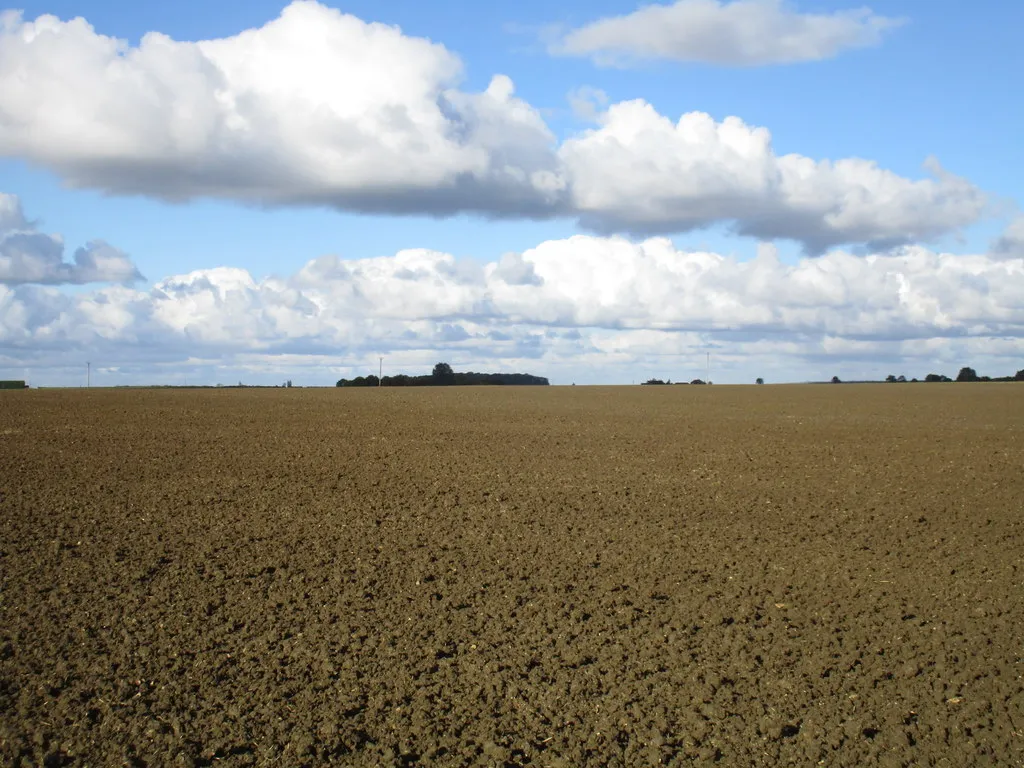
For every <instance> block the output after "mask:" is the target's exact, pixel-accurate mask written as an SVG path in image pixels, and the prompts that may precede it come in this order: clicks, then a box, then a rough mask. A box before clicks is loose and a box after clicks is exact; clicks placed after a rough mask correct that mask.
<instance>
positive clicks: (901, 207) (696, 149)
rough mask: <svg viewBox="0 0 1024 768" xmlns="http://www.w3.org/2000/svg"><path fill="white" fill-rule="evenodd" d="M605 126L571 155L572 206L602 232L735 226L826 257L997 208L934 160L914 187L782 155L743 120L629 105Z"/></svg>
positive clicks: (852, 163)
mask: <svg viewBox="0 0 1024 768" xmlns="http://www.w3.org/2000/svg"><path fill="white" fill-rule="evenodd" d="M600 122H601V124H600V126H599V127H598V128H596V129H593V130H590V131H587V132H585V133H583V134H582V135H580V136H577V137H574V138H572V139H569V140H567V141H566V142H565V143H564V144H563V145H562V147H561V150H560V154H561V157H562V159H563V161H564V163H565V167H566V169H567V172H568V174H569V176H570V177H571V178H572V179H573V181H574V183H573V206H574V208H575V210H577V211H578V212H579V213H580V215H581V216H582V218H583V221H584V222H585V223H587V224H588V225H589V226H590V227H591V228H593V229H595V230H597V231H603V232H614V231H628V232H634V233H658V232H672V231H677V230H680V229H688V228H694V227H700V226H702V225H704V224H706V223H707V222H708V221H715V220H723V219H725V220H731V221H732V222H733V225H734V227H735V229H736V230H737V231H739V232H740V233H742V234H746V235H752V236H755V237H759V238H773V239H774V238H788V239H793V240H797V241H800V242H802V243H803V244H804V245H805V246H806V247H807V248H808V249H809V250H810V251H812V252H820V251H821V250H824V249H826V248H828V247H830V246H832V245H835V244H837V243H844V242H860V243H868V244H869V245H871V246H874V247H887V246H891V245H895V244H902V243H908V242H915V241H921V240H929V239H932V238H934V237H936V236H938V235H941V234H942V233H944V232H947V231H949V230H951V229H958V228H960V227H963V226H966V225H968V224H970V223H972V222H974V221H975V220H977V219H978V217H979V216H980V215H981V214H982V212H983V210H984V208H985V205H986V202H985V196H984V195H983V194H981V192H980V191H979V190H978V189H977V188H976V187H974V186H973V185H972V184H970V183H969V182H967V181H965V180H964V179H961V178H957V177H955V176H952V175H951V174H948V173H946V172H944V171H943V170H942V168H941V167H939V165H938V163H937V162H935V161H930V162H929V163H927V165H928V168H929V170H930V171H931V172H932V178H927V179H921V180H911V179H907V178H904V177H901V176H898V175H897V174H895V173H892V172H891V171H887V170H884V169H882V168H879V167H878V166H877V164H875V163H873V162H870V161H867V160H861V159H857V158H851V159H845V160H840V161H837V162H830V161H827V160H826V161H815V160H813V159H811V158H808V157H804V156H802V155H796V154H789V155H782V156H779V155H776V154H775V153H774V151H773V150H772V145H771V135H770V133H769V132H768V131H767V130H766V129H764V128H756V127H752V126H748V125H747V124H745V123H744V122H743V121H742V120H740V119H739V118H734V117H732V118H727V119H725V120H723V121H722V122H716V121H715V120H714V119H712V118H711V117H710V116H709V115H707V114H704V113H701V112H691V113H689V114H686V115H683V116H682V117H681V118H680V119H679V120H678V121H677V122H672V121H671V120H669V119H668V118H666V117H664V116H662V115H660V114H658V112H657V111H656V110H655V109H654V108H653V107H652V106H651V105H650V104H648V103H646V102H644V101H630V102H622V103H619V104H616V105H613V106H612V107H610V108H609V109H608V110H607V112H605V113H603V114H602V115H601V116H600Z"/></svg>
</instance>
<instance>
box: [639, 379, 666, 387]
mask: <svg viewBox="0 0 1024 768" xmlns="http://www.w3.org/2000/svg"><path fill="white" fill-rule="evenodd" d="M671 383H672V382H671V381H667V382H666V381H662V380H661V379H648V380H647V381H645V382H643V383H642V384H641V385H640V386H652V385H656V384H671Z"/></svg>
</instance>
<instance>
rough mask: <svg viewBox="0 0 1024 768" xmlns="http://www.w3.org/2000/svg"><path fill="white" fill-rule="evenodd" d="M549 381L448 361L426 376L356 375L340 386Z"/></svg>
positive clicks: (542, 383) (531, 383)
mask: <svg viewBox="0 0 1024 768" xmlns="http://www.w3.org/2000/svg"><path fill="white" fill-rule="evenodd" d="M548 384H550V382H549V381H548V380H547V379H546V378H544V377H543V376H531V375H530V374H528V373H476V372H475V371H465V372H461V371H459V372H457V371H453V370H452V367H451V366H450V365H448V363H438V364H437V365H435V366H434V370H433V371H432V372H431V373H430V374H429V375H427V376H407V375H405V374H404V373H400V374H398V375H396V376H384V377H380V378H378V377H377V376H374V375H373V374H370V375H369V376H357V377H356V378H354V379H338V383H337V384H336V385H335V386H338V387H450V386H473V385H476V386H479V385H494V386H501V385H507V386H543V387H546V386H548Z"/></svg>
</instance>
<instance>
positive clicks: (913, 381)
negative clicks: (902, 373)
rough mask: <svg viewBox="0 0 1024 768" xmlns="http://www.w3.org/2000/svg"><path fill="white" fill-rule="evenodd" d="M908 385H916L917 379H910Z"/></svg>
mask: <svg viewBox="0 0 1024 768" xmlns="http://www.w3.org/2000/svg"><path fill="white" fill-rule="evenodd" d="M910 383H911V384H917V383H918V381H917V379H911V380H910Z"/></svg>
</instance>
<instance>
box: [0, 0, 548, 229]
mask: <svg viewBox="0 0 1024 768" xmlns="http://www.w3.org/2000/svg"><path fill="white" fill-rule="evenodd" d="M461 69H462V66H461V63H460V61H459V60H458V58H457V57H456V56H454V55H453V54H451V53H450V52H449V51H447V50H446V49H445V48H444V46H442V45H438V44H434V43H431V42H429V41H427V40H424V39H421V38H414V37H408V36H405V35H403V34H402V33H401V31H400V30H399V29H397V28H395V27H389V26H385V25H382V24H367V23H364V22H363V21H361V20H359V19H357V18H355V17H354V16H349V15H345V14H342V13H341V12H339V11H337V10H333V9H330V8H327V7H325V6H322V5H319V4H318V3H315V2H307V1H305V0H300V1H298V2H294V3H292V4H291V5H289V6H288V7H287V8H285V9H284V11H283V12H282V14H281V16H280V17H279V18H278V19H276V20H274V21H271V22H269V23H268V24H266V25H265V26H263V27H261V28H259V29H250V30H247V31H245V32H242V33H240V34H238V35H236V36H234V37H230V38H224V39H220V40H208V41H200V42H197V43H187V42H177V41H175V40H172V39H170V38H169V37H167V36H166V35H163V34H160V33H156V32H153V33H149V34H147V35H145V36H144V37H143V38H142V40H141V42H140V43H139V45H138V47H130V46H128V45H127V44H126V43H124V42H123V41H120V40H116V39H113V38H110V37H106V36H103V35H101V34H98V33H97V32H96V31H95V30H94V29H93V28H92V27H91V26H90V25H89V24H88V23H87V22H86V21H85V20H84V19H81V18H78V19H74V20H72V21H68V22H63V21H60V20H59V19H57V18H55V17H53V16H41V17H39V18H38V19H36V20H35V21H24V20H23V19H22V18H21V17H20V16H19V15H18V14H16V13H12V12H8V13H6V14H4V15H3V17H0V115H3V117H2V118H0V148H2V149H0V151H3V152H4V153H5V154H9V155H18V156H22V157H26V158H29V159H30V160H33V161H35V162H38V163H40V164H43V165H46V166H49V167H52V168H54V169H56V170H57V171H58V172H60V173H61V174H62V175H63V176H64V177H65V178H66V179H67V180H68V181H69V182H71V183H72V184H76V185H81V186H95V187H100V188H103V189H105V190H109V191H111V192H118V193H143V194H149V195H156V196H160V197H165V198H169V199H176V198H188V197H192V196H195V195H214V196H225V197H238V198H241V199H245V200H250V201H254V202H260V203H311V204H331V205H337V206H339V207H345V208H352V209H357V210H369V211H374V210H388V211H402V210H408V211H415V212H432V213H438V214H446V213H451V212H454V211H458V210H466V209H470V210H484V211H487V212H499V211H500V212H508V213H509V214H514V213H530V212H535V211H537V210H539V209H542V208H543V209H546V208H548V207H550V206H552V205H554V204H555V200H554V198H557V194H558V189H559V184H560V182H559V180H558V179H557V178H556V177H555V176H554V174H553V168H552V167H551V166H552V163H553V158H552V156H551V153H550V145H551V144H552V142H553V139H552V136H551V135H550V133H549V132H548V130H547V127H546V126H545V125H544V122H543V121H542V120H541V118H540V117H539V116H538V114H537V112H536V110H534V109H533V108H531V107H530V106H529V105H527V104H525V103H524V102H522V101H520V100H518V99H516V98H515V97H514V96H513V92H512V85H511V81H510V80H508V78H505V77H501V76H498V77H495V78H494V80H493V81H492V83H491V85H490V87H489V88H488V89H487V90H486V91H485V92H483V93H477V94H467V93H463V92H461V91H458V90H455V89H454V86H455V84H456V83H457V82H458V80H459V78H460V76H461Z"/></svg>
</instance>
